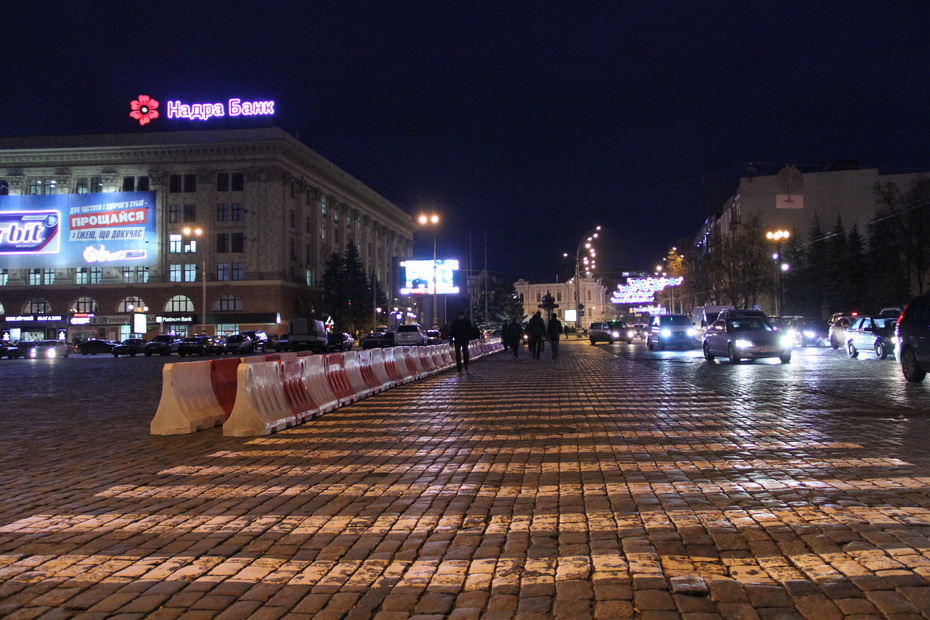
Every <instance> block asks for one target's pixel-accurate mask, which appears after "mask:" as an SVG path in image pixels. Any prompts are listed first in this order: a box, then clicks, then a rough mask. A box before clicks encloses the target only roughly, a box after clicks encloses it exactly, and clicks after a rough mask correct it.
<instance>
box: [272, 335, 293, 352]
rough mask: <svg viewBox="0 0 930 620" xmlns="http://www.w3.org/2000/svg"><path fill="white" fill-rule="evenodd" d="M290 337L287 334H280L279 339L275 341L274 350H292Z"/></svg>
mask: <svg viewBox="0 0 930 620" xmlns="http://www.w3.org/2000/svg"><path fill="white" fill-rule="evenodd" d="M290 345H291V343H290V339H289V337H288V335H287V334H281V335H280V336H278V339H277V340H275V341H274V350H275V351H276V352H278V353H281V352H282V351H290Z"/></svg>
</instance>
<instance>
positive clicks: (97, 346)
mask: <svg viewBox="0 0 930 620" xmlns="http://www.w3.org/2000/svg"><path fill="white" fill-rule="evenodd" d="M115 346H116V343H115V342H110V341H109V340H96V339H93V340H85V341H83V342H79V343H77V345H76V346H75V349H76V352H77V353H80V354H81V355H97V354H98V353H112V352H113V347H115Z"/></svg>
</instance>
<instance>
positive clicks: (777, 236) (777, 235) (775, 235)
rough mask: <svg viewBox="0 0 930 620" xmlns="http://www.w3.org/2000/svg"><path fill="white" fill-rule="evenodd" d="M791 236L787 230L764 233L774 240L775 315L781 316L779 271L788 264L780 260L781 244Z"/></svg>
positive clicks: (782, 301) (785, 268)
mask: <svg viewBox="0 0 930 620" xmlns="http://www.w3.org/2000/svg"><path fill="white" fill-rule="evenodd" d="M790 236H791V233H789V232H788V231H787V230H770V231H768V232H767V233H765V238H766V239H768V240H769V241H774V242H775V253H774V254H772V260H773V261H775V288H776V292H775V315H776V316H781V311H782V306H784V299H783V298H782V286H781V273H782V271H785V270H787V268H788V265H787V264H786V263H783V262H781V244H782V241H787V240H788V237H790Z"/></svg>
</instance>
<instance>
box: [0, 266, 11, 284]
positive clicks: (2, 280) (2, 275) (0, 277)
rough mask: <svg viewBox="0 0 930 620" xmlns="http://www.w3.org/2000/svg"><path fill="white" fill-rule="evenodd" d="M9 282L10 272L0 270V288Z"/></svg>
mask: <svg viewBox="0 0 930 620" xmlns="http://www.w3.org/2000/svg"><path fill="white" fill-rule="evenodd" d="M9 281H10V270H9V269H0V286H6V285H7V283H8V282H9Z"/></svg>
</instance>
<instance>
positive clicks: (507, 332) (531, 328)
mask: <svg viewBox="0 0 930 620" xmlns="http://www.w3.org/2000/svg"><path fill="white" fill-rule="evenodd" d="M523 333H524V330H523V326H522V325H520V323H519V322H518V321H517V319H516V318H514V319H513V320H511V321H510V323H508V324H505V325H504V326H503V327H502V328H501V340H503V341H504V350H505V351H507V350H511V351H512V352H513V359H518V358H519V357H520V345H522V344H523ZM526 337H527V345H528V346H529V349H530V353H531V354H532V355H533V359H534V360H538V359H539V358H540V357H541V356H542V352H543V347H544V343H545V341H546V339H548V340H549V344H550V346H551V347H552V359H555V358H557V357H558V356H559V339H560V338H561V337H562V322H561V321H559V318H558V317H557V316H556V315H555V314H553V315H552V316H551V317H550V319H549V325H548V326H547V325H546V322H545V321H544V320H543V318H542V311H541V310H537V311H536V314H534V315H533V316H532V317H530V320H529V322H528V323H527V324H526Z"/></svg>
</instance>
